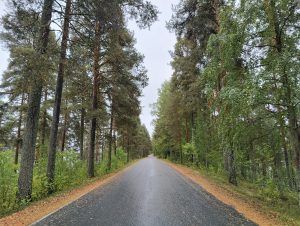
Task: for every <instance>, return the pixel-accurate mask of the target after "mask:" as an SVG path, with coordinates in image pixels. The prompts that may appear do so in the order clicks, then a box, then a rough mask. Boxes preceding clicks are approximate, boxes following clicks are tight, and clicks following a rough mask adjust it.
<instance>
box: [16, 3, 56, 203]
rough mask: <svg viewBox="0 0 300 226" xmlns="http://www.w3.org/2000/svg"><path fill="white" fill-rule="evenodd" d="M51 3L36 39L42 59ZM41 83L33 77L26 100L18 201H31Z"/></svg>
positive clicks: (49, 20)
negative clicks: (26, 108) (26, 107)
mask: <svg viewBox="0 0 300 226" xmlns="http://www.w3.org/2000/svg"><path fill="white" fill-rule="evenodd" d="M53 3H54V0H44V4H43V10H42V17H41V27H40V34H39V39H38V47H37V50H36V51H37V52H38V54H40V55H41V57H43V55H44V54H45V53H46V51H47V47H48V42H49V33H50V24H51V18H52V9H53ZM43 83H44V82H43V76H42V75H41V74H36V75H34V76H33V81H32V84H31V90H30V94H29V99H28V111H27V117H26V127H25V131H24V143H23V148H22V156H21V165H20V174H19V179H18V192H17V199H18V200H22V199H29V200H31V194H32V178H33V165H34V153H35V145H36V136H37V129H38V121H39V115H40V107H41V97H42V91H43Z"/></svg>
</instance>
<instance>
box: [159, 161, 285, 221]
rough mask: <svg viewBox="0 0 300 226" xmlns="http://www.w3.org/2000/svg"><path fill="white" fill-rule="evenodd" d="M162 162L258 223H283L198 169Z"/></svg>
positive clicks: (276, 216) (275, 216)
mask: <svg viewBox="0 0 300 226" xmlns="http://www.w3.org/2000/svg"><path fill="white" fill-rule="evenodd" d="M164 162H166V163H167V164H168V165H169V166H171V167H172V168H173V169H175V170H176V171H178V172H179V173H181V174H182V175H184V176H186V177H188V178H190V179H191V180H192V181H194V182H195V183H197V184H199V185H200V186H201V187H202V188H204V189H205V190H206V191H207V192H208V193H210V194H212V195H213V196H215V197H216V198H217V199H219V200H220V201H222V202H223V203H225V204H227V205H229V206H232V207H233V208H235V209H236V210H237V211H238V212H239V213H241V214H243V215H244V216H245V217H246V218H248V219H250V220H252V221H253V222H255V223H257V224H258V225H262V226H279V225H283V224H282V222H281V221H280V220H279V218H278V214H276V213H271V212H269V213H266V211H263V210H262V206H261V205H260V204H258V203H255V202H253V201H251V200H246V198H245V197H241V196H239V195H238V194H236V193H234V192H232V191H230V189H228V188H226V186H220V185H219V184H217V183H215V182H213V181H212V180H210V179H209V178H207V177H205V176H203V175H200V173H199V172H198V171H196V170H193V169H191V168H189V167H185V166H182V165H178V164H174V163H171V162H169V161H164Z"/></svg>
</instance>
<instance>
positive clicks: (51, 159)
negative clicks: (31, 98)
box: [47, 0, 72, 192]
mask: <svg viewBox="0 0 300 226" xmlns="http://www.w3.org/2000/svg"><path fill="white" fill-rule="evenodd" d="M71 5H72V0H67V2H66V8H65V17H64V25H63V37H62V42H61V49H60V62H59V66H58V74H57V81H56V90H55V100H54V108H53V118H52V125H51V130H50V138H49V147H48V164H47V178H48V182H49V183H53V181H54V174H55V159H56V144H57V132H58V124H59V116H60V108H61V99H62V90H63V83H64V73H65V64H66V53H67V48H68V38H69V26H70V14H71ZM49 187H52V186H49ZM49 192H52V191H49Z"/></svg>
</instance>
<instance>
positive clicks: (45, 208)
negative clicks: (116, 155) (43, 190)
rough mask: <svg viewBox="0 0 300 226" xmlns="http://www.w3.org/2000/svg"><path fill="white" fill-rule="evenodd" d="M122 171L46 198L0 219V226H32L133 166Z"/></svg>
mask: <svg viewBox="0 0 300 226" xmlns="http://www.w3.org/2000/svg"><path fill="white" fill-rule="evenodd" d="M134 164H135V163H133V164H130V165H129V166H127V167H125V168H122V169H120V170H119V171H117V172H114V173H110V174H107V175H105V176H103V177H101V178H95V179H94V180H91V181H90V182H89V183H88V184H85V185H82V186H80V187H78V188H75V189H73V190H70V191H67V192H63V193H59V194H57V195H54V196H51V197H48V198H45V199H43V200H40V201H37V202H34V203H32V204H31V205H29V206H28V207H26V208H25V209H23V210H21V211H18V212H16V213H13V214H11V215H9V216H6V217H3V218H1V219H0V225H5V226H6V225H7V226H8V225H9V226H23V225H31V224H33V223H35V222H37V221H39V220H40V219H43V218H44V217H46V216H48V215H51V214H52V213H54V212H56V211H58V210H60V209H61V208H63V207H65V206H67V205H69V204H70V203H72V202H74V201H76V200H78V199H79V198H81V197H82V196H84V195H86V194H88V193H89V192H91V191H93V190H95V189H97V188H99V187H101V186H104V185H105V184H108V183H110V182H111V181H113V180H114V179H115V178H116V177H118V176H120V175H121V174H123V173H124V172H126V171H127V170H128V169H130V168H131V167H132V166H133V165H134Z"/></svg>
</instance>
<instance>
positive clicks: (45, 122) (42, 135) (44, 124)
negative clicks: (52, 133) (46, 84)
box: [41, 89, 48, 146]
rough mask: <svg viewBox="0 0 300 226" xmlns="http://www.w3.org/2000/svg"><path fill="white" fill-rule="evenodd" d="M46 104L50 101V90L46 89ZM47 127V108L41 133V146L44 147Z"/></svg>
mask: <svg viewBox="0 0 300 226" xmlns="http://www.w3.org/2000/svg"><path fill="white" fill-rule="evenodd" d="M44 95H45V96H44V102H47V100H48V90H47V89H45V94H44ZM46 126H47V108H45V109H44V112H43V122H42V131H41V144H42V146H44V145H45V138H46Z"/></svg>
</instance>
